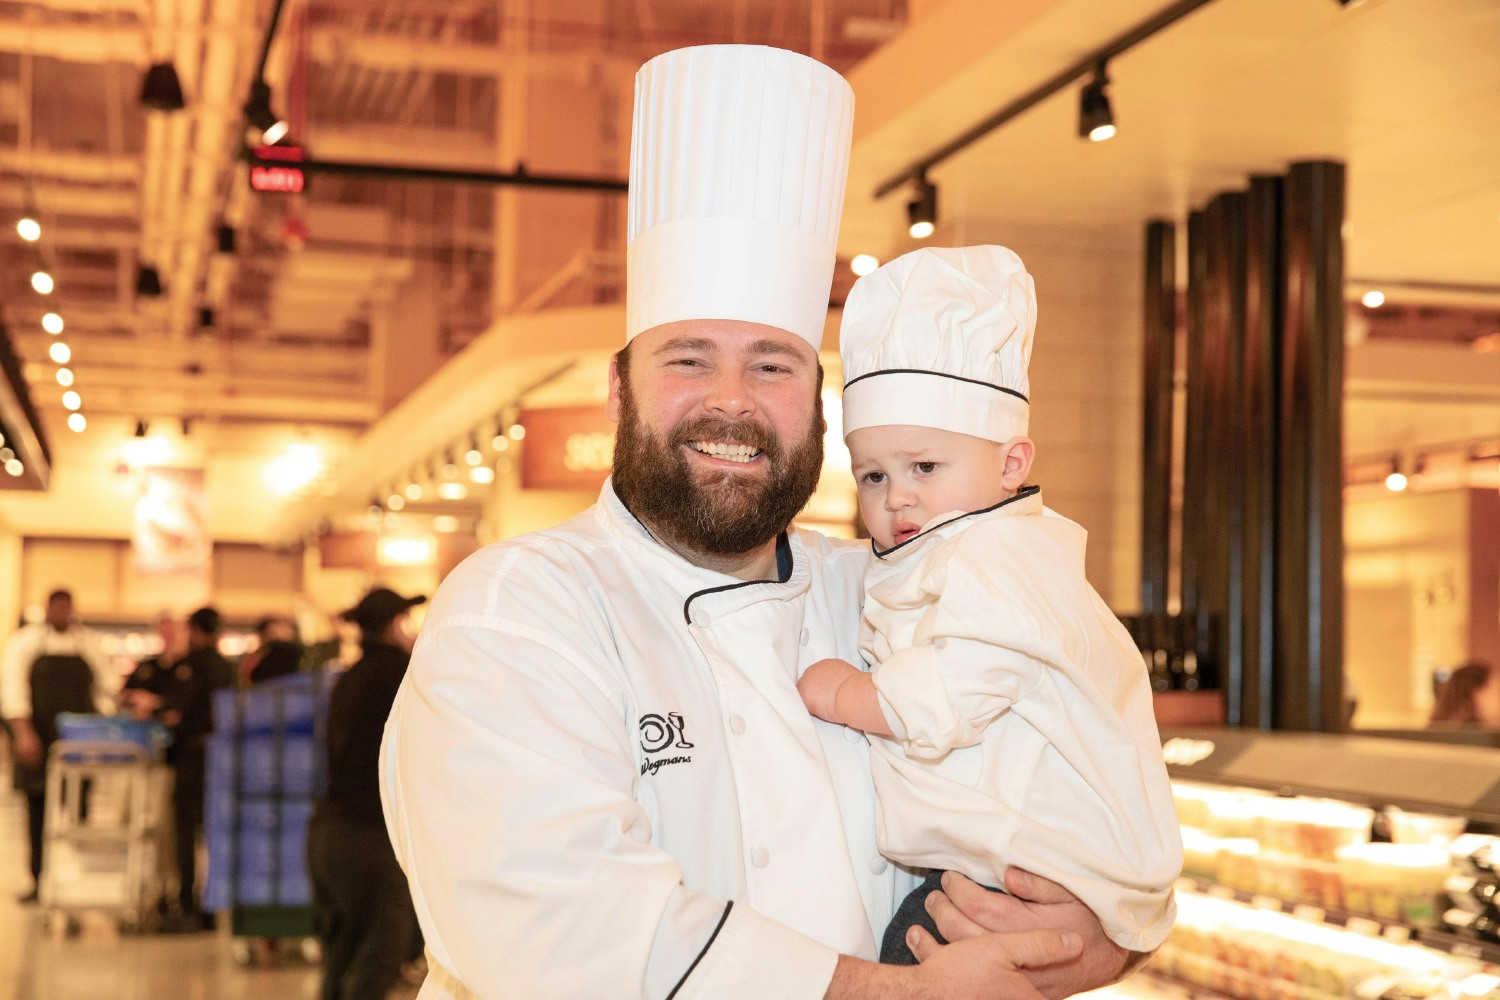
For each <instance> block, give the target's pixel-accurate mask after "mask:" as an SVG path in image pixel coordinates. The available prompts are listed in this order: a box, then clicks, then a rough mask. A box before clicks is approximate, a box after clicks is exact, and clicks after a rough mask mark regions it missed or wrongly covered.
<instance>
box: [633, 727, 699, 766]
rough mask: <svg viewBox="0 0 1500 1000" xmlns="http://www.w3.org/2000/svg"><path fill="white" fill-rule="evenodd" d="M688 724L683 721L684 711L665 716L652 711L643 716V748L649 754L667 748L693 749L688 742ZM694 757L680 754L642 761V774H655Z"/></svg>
mask: <svg viewBox="0 0 1500 1000" xmlns="http://www.w3.org/2000/svg"><path fill="white" fill-rule="evenodd" d="M686 728H687V724H686V723H685V722H683V719H682V713H680V712H668V713H667V714H666V715H665V716H662V715H659V714H657V713H656V712H652V713H650V714H648V715H643V716H641V749H642V750H643V751H645V752H646V753H648V754H651V753H662V752H663V751H665V750H667V749H669V748H670V749H675V750H691V749H692V748H693V744H692V743H690V742H688V738H687V733H686ZM692 759H693V758H692V757H691V756H689V755H685V754H678V755H675V756H671V757H659V758H657V759H656V760H644V761H641V773H642V774H655V773H656V772H657V771H659V770H661V769H662V768H664V767H666V766H667V765H668V764H687V763H690V762H691V761H692Z"/></svg>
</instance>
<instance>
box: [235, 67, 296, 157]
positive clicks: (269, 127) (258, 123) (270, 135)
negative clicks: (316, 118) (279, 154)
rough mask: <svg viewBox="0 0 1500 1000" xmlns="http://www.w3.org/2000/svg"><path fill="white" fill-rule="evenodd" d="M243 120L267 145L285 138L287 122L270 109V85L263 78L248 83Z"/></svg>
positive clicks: (272, 144)
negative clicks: (247, 96) (248, 88)
mask: <svg viewBox="0 0 1500 1000" xmlns="http://www.w3.org/2000/svg"><path fill="white" fill-rule="evenodd" d="M245 120H246V121H247V122H249V123H250V125H251V126H252V127H253V128H254V129H255V130H256V131H257V132H259V133H260V140H261V142H263V143H264V144H265V145H267V146H274V145H276V143H278V142H280V141H281V140H282V139H284V138H286V133H287V128H288V126H287V123H286V121H285V120H284V119H282V118H280V117H279V116H278V115H277V114H276V112H274V111H272V110H271V85H270V84H268V83H266V81H264V80H256V81H255V82H254V83H252V84H251V85H250V99H249V100H248V101H246V102H245Z"/></svg>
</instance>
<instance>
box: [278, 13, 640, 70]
mask: <svg viewBox="0 0 1500 1000" xmlns="http://www.w3.org/2000/svg"><path fill="white" fill-rule="evenodd" d="M308 35H309V37H308V52H309V54H310V56H311V58H312V61H313V62H315V63H321V64H324V65H330V64H339V63H352V64H354V65H357V66H364V67H368V68H371V69H389V70H423V71H426V72H429V73H458V74H460V75H465V76H505V75H507V74H510V73H525V74H526V75H527V76H529V77H531V78H533V79H540V78H552V79H561V80H571V81H574V82H576V83H586V82H588V81H589V80H590V79H593V74H594V73H595V71H596V70H600V71H603V72H605V73H606V74H613V75H615V76H618V77H622V78H624V79H633V78H634V76H635V72H636V70H638V69H640V60H639V59H636V58H634V57H631V56H616V55H611V54H609V53H605V52H589V53H585V52H536V51H533V52H528V53H527V54H526V58H525V59H523V60H520V61H510V60H507V59H506V58H505V55H504V53H503V52H502V51H501V49H500V48H499V46H497V45H488V44H484V43H479V42H450V41H436V40H428V39H420V38H415V37H412V36H411V35H403V34H387V35H358V36H351V35H349V34H348V33H347V29H344V28H340V27H336V26H332V25H329V26H325V27H319V28H314V29H312V30H311V31H310V32H309V33H308Z"/></svg>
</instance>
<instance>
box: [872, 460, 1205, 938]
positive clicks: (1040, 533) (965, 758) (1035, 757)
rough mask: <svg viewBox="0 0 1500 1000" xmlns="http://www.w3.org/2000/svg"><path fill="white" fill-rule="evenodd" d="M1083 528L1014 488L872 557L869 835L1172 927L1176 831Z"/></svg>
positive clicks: (1161, 769) (993, 880) (1141, 689)
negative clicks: (876, 715)
mask: <svg viewBox="0 0 1500 1000" xmlns="http://www.w3.org/2000/svg"><path fill="white" fill-rule="evenodd" d="M1085 540H1086V535H1085V532H1084V530H1083V529H1082V528H1080V527H1079V526H1078V525H1076V524H1074V523H1073V522H1072V521H1069V520H1068V519H1067V518H1064V517H1061V516H1059V515H1057V514H1055V513H1053V512H1052V511H1050V510H1047V509H1046V508H1045V507H1043V506H1042V495H1041V492H1040V490H1039V489H1038V488H1036V487H1029V488H1027V489H1025V490H1023V491H1022V492H1021V493H1019V494H1017V495H1016V496H1015V497H1013V498H1012V499H1010V500H1007V501H1005V502H1004V503H1001V504H999V505H997V506H996V507H992V508H990V509H988V510H986V511H978V512H975V513H971V514H962V513H958V512H955V513H954V514H951V515H944V516H942V517H939V518H935V519H934V522H933V524H932V525H930V526H929V527H928V528H926V529H925V530H924V531H923V532H922V533H921V534H919V535H917V536H916V537H914V538H912V539H910V540H909V541H907V542H905V543H903V544H901V545H898V546H896V547H895V548H893V549H889V550H887V551H886V552H883V553H880V555H879V558H877V559H873V560H871V562H870V566H869V570H868V574H867V577H866V581H865V587H866V592H865V602H864V615H865V620H866V622H867V623H868V629H869V631H868V632H867V637H866V640H865V643H864V644H863V646H864V648H863V650H862V651H863V652H864V653H865V658H866V659H867V660H869V661H870V662H871V663H873V664H875V666H874V668H873V671H872V676H873V678H874V682H875V688H876V690H877V691H878V692H879V693H880V699H881V709H882V710H883V712H884V714H885V717H886V721H887V722H888V723H890V725H891V730H892V732H893V733H894V734H895V736H896V738H895V739H884V738H880V737H876V738H874V739H873V740H871V758H872V761H871V768H872V772H873V774H874V779H875V787H876V790H877V792H878V793H879V797H880V821H879V822H880V837H879V841H880V848H881V850H882V852H883V853H884V854H885V855H886V856H887V857H890V858H892V859H895V860H897V861H900V862H902V863H903V864H907V865H913V866H919V867H927V868H949V869H954V870H957V871H960V872H962V873H964V874H965V875H967V876H969V877H970V878H972V879H974V880H975V881H976V882H979V883H981V884H984V885H1000V884H1001V880H1002V879H1003V877H1004V873H1005V868H1006V866H1007V865H1016V866H1018V867H1020V868H1023V869H1025V870H1026V871H1030V872H1035V873H1036V874H1038V875H1042V876H1044V877H1046V878H1049V879H1052V880H1053V881H1055V882H1059V883H1061V884H1062V885H1064V886H1065V887H1067V888H1068V889H1070V890H1071V891H1072V892H1073V894H1074V895H1076V896H1077V897H1078V898H1079V899H1081V900H1083V902H1085V903H1087V904H1088V906H1089V908H1090V909H1091V910H1093V911H1094V913H1095V914H1096V915H1097V916H1098V917H1099V920H1100V923H1102V924H1103V925H1104V931H1105V933H1106V934H1108V935H1109V937H1110V938H1111V939H1113V940H1114V942H1115V943H1116V944H1119V945H1121V946H1122V947H1124V948H1127V949H1130V950H1132V951H1152V950H1154V949H1155V948H1157V947H1158V946H1159V945H1160V944H1161V942H1162V940H1163V939H1164V938H1165V937H1166V935H1167V932H1168V931H1169V930H1171V928H1172V921H1173V919H1174V917H1175V916H1176V912H1177V908H1176V903H1175V901H1174V899H1173V897H1172V882H1173V880H1175V879H1176V878H1177V876H1178V875H1179V874H1180V873H1181V871H1182V836H1181V833H1180V831H1179V829H1178V824H1177V813H1176V810H1175V808H1174V807H1173V804H1172V790H1171V786H1170V784H1169V782H1168V780H1167V769H1166V765H1165V764H1164V763H1163V762H1162V755H1161V739H1160V737H1159V736H1158V734H1157V729H1156V718H1155V715H1154V714H1153V711H1152V705H1151V688H1150V685H1149V684H1148V683H1147V679H1146V672H1145V665H1144V663H1143V662H1142V660H1141V656H1140V653H1139V652H1138V651H1137V650H1136V647H1135V644H1134V643H1133V642H1131V640H1130V636H1129V635H1128V634H1127V633H1126V631H1125V629H1124V627H1123V626H1122V625H1121V624H1120V622H1119V620H1118V619H1116V618H1115V616H1114V615H1113V614H1112V613H1110V610H1109V608H1107V607H1106V606H1105V604H1104V602H1103V601H1102V600H1100V598H1099V595H1098V594H1097V593H1095V592H1094V588H1093V587H1091V586H1089V584H1088V581H1087V580H1086V579H1085V578H1084V571H1083V554H1084V543H1085Z"/></svg>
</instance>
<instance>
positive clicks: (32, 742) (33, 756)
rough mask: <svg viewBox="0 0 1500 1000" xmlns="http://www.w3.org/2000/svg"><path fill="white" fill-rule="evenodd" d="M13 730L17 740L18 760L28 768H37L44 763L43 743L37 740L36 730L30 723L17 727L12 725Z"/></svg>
mask: <svg viewBox="0 0 1500 1000" xmlns="http://www.w3.org/2000/svg"><path fill="white" fill-rule="evenodd" d="M11 730H12V732H14V734H15V738H16V760H18V761H20V762H21V763H22V764H24V765H25V766H27V767H36V766H37V765H38V764H40V763H41V762H42V741H41V740H40V739H38V738H37V735H36V730H35V729H32V728H31V725H30V723H27V724H25V725H16V724H15V722H14V721H12V723H11Z"/></svg>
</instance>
